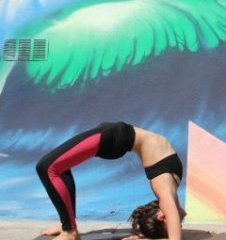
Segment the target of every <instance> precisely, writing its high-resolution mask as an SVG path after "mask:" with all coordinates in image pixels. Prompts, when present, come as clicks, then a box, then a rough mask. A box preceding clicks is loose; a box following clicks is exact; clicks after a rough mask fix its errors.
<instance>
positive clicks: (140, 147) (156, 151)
mask: <svg viewBox="0 0 226 240" xmlns="http://www.w3.org/2000/svg"><path fill="white" fill-rule="evenodd" d="M134 130H135V142H134V145H133V148H132V150H133V151H134V152H136V153H137V154H138V156H139V157H140V159H141V161H142V164H143V166H144V167H148V166H152V165H153V164H155V163H157V162H159V161H160V160H162V159H163V158H165V157H167V156H170V155H172V154H174V153H175V150H174V149H173V147H172V145H171V144H170V142H169V141H168V140H167V139H166V138H165V137H163V136H161V135H158V134H156V133H154V132H150V131H147V130H145V129H142V128H138V127H134Z"/></svg>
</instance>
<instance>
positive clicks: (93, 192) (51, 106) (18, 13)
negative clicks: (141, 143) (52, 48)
mask: <svg viewBox="0 0 226 240" xmlns="http://www.w3.org/2000/svg"><path fill="white" fill-rule="evenodd" d="M71 2H72V1H63V0H62V1H58V3H57V4H56V3H55V2H53V1H29V0H27V1H25V0H24V1H21V3H19V2H16V1H13V0H11V1H2V2H1V3H0V21H1V28H0V35H1V39H7V38H10V37H13V36H14V33H15V31H16V30H17V29H18V28H22V27H23V26H25V25H26V23H27V22H30V21H31V19H33V17H34V16H35V17H39V18H40V19H42V18H45V19H46V18H48V16H52V15H54V14H56V13H58V12H59V11H60V10H61V9H62V8H63V7H64V6H70V4H71ZM91 2H92V1H91ZM163 2H164V1H163ZM165 2H167V1H165ZM219 2H221V3H222V4H223V3H224V4H225V2H224V1H219ZM224 29H225V26H224ZM49 44H50V45H51V44H52V43H51V42H50V43H49ZM225 55H226V45H225V43H224V42H223V41H219V44H218V45H217V46H215V47H213V48H201V49H200V50H199V51H197V52H195V53H191V52H190V51H187V50H186V49H185V50H184V51H183V52H178V51H177V50H176V49H168V51H167V52H165V53H164V54H162V55H160V56H158V57H149V58H146V59H144V60H143V61H142V62H141V63H140V64H138V65H135V66H133V67H129V66H127V67H125V68H123V69H122V70H121V71H120V72H117V73H115V72H113V73H111V74H109V75H108V76H107V77H104V76H101V75H99V76H98V77H97V78H96V80H95V81H93V82H92V81H91V82H90V83H89V84H88V86H87V87H86V88H85V89H83V90H82V91H81V89H79V90H78V89H77V86H76V85H75V86H71V87H69V88H65V89H61V90H59V91H56V92H54V93H52V92H51V91H50V90H49V89H48V87H46V86H45V85H44V84H42V83H41V84H36V85H34V84H33V83H32V81H30V77H29V74H28V73H27V71H26V63H24V62H16V63H13V66H12V68H11V70H10V71H9V72H8V73H7V77H6V81H5V84H4V88H3V91H2V93H1V96H0V133H1V134H0V152H1V153H0V217H1V218H36V219H56V218H57V214H56V211H55V210H54V208H53V206H52V205H51V203H50V200H49V199H48V197H47V194H46V193H45V190H44V188H43V187H42V185H41V183H40V181H39V179H38V177H37V174H36V172H35V164H36V163H37V161H38V160H39V158H40V157H41V156H43V155H44V154H45V153H47V152H48V151H50V150H51V149H52V148H54V147H55V146H57V145H58V144H60V143H62V142H63V141H64V140H66V139H68V138H69V137H71V136H73V135H74V134H77V133H79V132H81V131H83V130H86V129H88V128H91V127H94V126H96V125H97V124H99V123H100V122H101V121H118V120H122V121H126V122H129V123H131V124H134V125H138V126H140V127H144V128H147V129H149V130H152V131H155V132H158V133H160V134H163V135H165V136H166V137H168V138H169V140H170V141H171V142H172V143H173V145H174V147H175V148H176V150H177V151H178V153H179V155H180V156H181V158H182V160H183V164H184V167H185V173H186V154H187V137H188V121H189V120H192V121H193V122H195V123H197V124H198V125H200V126H201V127H203V128H205V129H207V130H208V131H209V132H211V133H212V134H214V135H216V136H217V137H219V138H221V139H222V140H224V141H225V140H226V135H225V132H226V122H225V112H226V105H225V101H226V94H225V89H226V82H225V77H226V59H225ZM57 77H58V78H59V79H60V78H61V77H62V76H61V75H59V76H57ZM73 172H74V177H75V181H76V185H77V213H78V219H104V220H125V219H127V217H128V216H129V214H130V212H131V211H132V209H133V208H135V207H136V206H137V205H139V204H144V203H146V202H148V201H150V200H151V199H153V198H154V196H153V195H152V193H151V191H150V188H149V185H148V182H147V181H146V179H145V176H144V174H143V169H142V167H141V164H140V162H139V160H138V158H137V156H136V155H135V154H133V153H129V154H127V155H126V156H125V157H123V158H122V159H120V160H117V161H106V160H101V159H98V158H95V159H92V160H90V161H87V162H85V163H84V164H82V165H80V166H78V167H76V169H73ZM179 193H180V198H181V200H182V201H184V194H185V180H183V182H182V184H181V187H180V190H179Z"/></svg>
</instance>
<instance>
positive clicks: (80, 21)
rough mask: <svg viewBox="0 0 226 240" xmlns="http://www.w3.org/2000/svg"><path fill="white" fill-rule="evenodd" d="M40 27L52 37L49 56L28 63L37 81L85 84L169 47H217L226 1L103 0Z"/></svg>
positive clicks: (225, 25) (224, 33) (224, 27)
mask: <svg viewBox="0 0 226 240" xmlns="http://www.w3.org/2000/svg"><path fill="white" fill-rule="evenodd" d="M40 29H42V30H39V33H38V34H35V37H36V38H39V37H40V38H46V39H48V41H49V57H48V61H46V62H29V63H28V65H27V71H28V73H29V76H30V77H31V79H33V81H34V83H40V82H43V83H45V84H46V85H48V86H49V87H50V88H51V89H61V88H65V87H69V86H73V85H75V84H76V83H79V86H80V87H81V86H82V87H85V86H87V83H88V82H89V81H92V79H95V78H96V77H97V76H107V75H109V74H110V73H111V72H117V71H121V70H122V69H123V68H124V67H126V66H130V67H133V66H135V65H137V64H139V63H141V62H142V60H144V59H145V58H151V57H156V56H159V55H160V54H163V53H164V52H166V50H168V49H177V50H178V51H185V50H186V51H190V52H193V53H195V52H197V51H198V50H199V49H202V48H203V49H209V48H214V47H217V46H218V45H219V44H220V42H221V41H226V1H225V0H218V1H217V0H205V1H203V0H180V1H179V0H158V1H156V0H139V1H138V0H124V1H108V2H106V1H105V2H100V1H99V2H98V3H96V4H92V5H87V6H80V7H78V6H76V5H75V6H74V9H72V8H70V11H68V10H65V11H64V12H63V14H62V13H61V14H60V15H59V16H56V15H55V16H54V17H52V18H51V19H50V20H49V22H48V23H45V24H44V23H43V26H41V27H40ZM33 31H34V32H35V28H34V29H33ZM59 76H60V77H59ZM57 77H58V78H57Z"/></svg>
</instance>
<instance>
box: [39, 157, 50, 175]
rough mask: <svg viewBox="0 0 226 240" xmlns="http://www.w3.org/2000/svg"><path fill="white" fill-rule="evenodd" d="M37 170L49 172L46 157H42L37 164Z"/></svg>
mask: <svg viewBox="0 0 226 240" xmlns="http://www.w3.org/2000/svg"><path fill="white" fill-rule="evenodd" d="M36 171H37V173H38V174H41V173H42V174H43V173H46V172H47V164H46V159H45V157H43V158H41V159H40V160H39V161H38V163H37V164H36Z"/></svg>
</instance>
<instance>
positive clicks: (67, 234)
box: [53, 230, 80, 240]
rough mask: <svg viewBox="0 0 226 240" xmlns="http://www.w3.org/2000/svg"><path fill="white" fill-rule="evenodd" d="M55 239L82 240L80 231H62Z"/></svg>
mask: <svg viewBox="0 0 226 240" xmlns="http://www.w3.org/2000/svg"><path fill="white" fill-rule="evenodd" d="M53 240H80V236H79V233H78V231H77V230H76V231H75V230H73V231H62V232H61V233H60V235H59V236H57V237H56V238H54V239H53Z"/></svg>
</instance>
